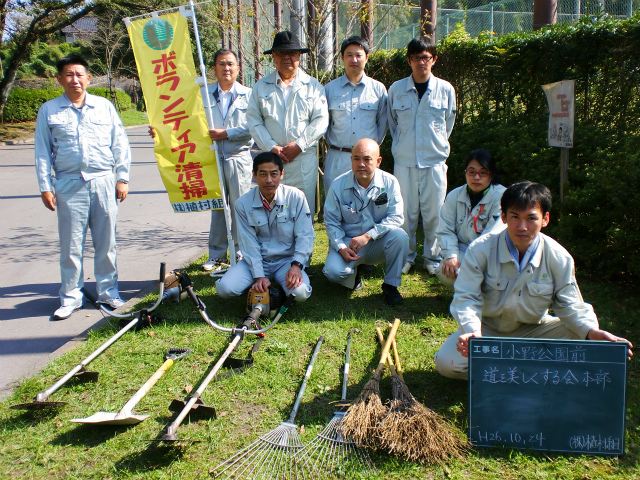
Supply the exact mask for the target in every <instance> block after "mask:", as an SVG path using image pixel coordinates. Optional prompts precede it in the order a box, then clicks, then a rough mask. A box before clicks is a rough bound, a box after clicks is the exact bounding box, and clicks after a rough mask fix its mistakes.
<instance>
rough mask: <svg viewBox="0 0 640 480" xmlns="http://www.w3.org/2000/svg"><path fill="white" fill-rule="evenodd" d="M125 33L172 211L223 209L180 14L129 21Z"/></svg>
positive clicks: (198, 91) (189, 50) (186, 23)
mask: <svg viewBox="0 0 640 480" xmlns="http://www.w3.org/2000/svg"><path fill="white" fill-rule="evenodd" d="M127 30H128V31H129V37H130V39H131V45H132V46H133V53H134V55H135V59H136V65H137V67H138V74H139V76H140V85H141V86H142V91H143V93H144V99H145V103H146V105H147V113H148V114H149V124H150V125H153V127H154V128H155V130H156V139H155V140H156V141H155V147H154V151H155V155H156V161H157V163H158V168H159V170H160V175H161V177H162V181H163V182H164V186H165V188H166V189H167V193H168V194H169V201H170V202H171V206H172V207H173V210H174V211H175V212H197V211H202V210H212V209H218V208H223V206H222V199H221V194H220V182H219V179H218V169H217V167H216V157H215V153H214V151H213V150H211V148H210V147H211V139H210V138H209V129H208V126H207V118H206V115H205V112H204V106H203V104H202V96H201V93H200V87H199V86H198V85H197V84H196V82H195V79H196V67H195V64H194V62H193V55H192V53H191V39H190V38H189V27H188V22H187V19H186V18H184V17H183V16H182V15H181V14H180V12H174V13H168V14H166V15H162V16H159V17H151V18H149V17H147V18H142V19H138V20H132V21H131V24H130V25H129V26H128V28H127Z"/></svg>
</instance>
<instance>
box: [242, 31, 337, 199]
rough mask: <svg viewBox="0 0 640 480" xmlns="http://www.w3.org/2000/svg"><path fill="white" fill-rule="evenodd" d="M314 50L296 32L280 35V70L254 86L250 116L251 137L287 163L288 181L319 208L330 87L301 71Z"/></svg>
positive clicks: (276, 47) (276, 53) (276, 49)
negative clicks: (303, 59) (319, 147)
mask: <svg viewBox="0 0 640 480" xmlns="http://www.w3.org/2000/svg"><path fill="white" fill-rule="evenodd" d="M307 52H309V49H308V48H304V47H302V46H301V45H300V44H299V43H298V40H297V39H296V38H295V37H294V35H293V33H291V32H289V31H284V32H278V33H277V34H276V36H275V38H274V39H273V46H272V48H271V49H269V50H267V51H265V52H264V53H265V55H269V54H271V55H272V56H273V63H274V65H275V67H276V71H275V72H273V73H271V74H269V75H267V76H266V77H264V78H261V79H260V80H259V81H258V82H256V84H255V85H254V87H253V93H252V95H251V100H250V101H249V109H248V112H247V118H248V120H249V130H250V131H251V136H252V137H253V139H254V140H255V141H256V143H257V144H258V146H259V147H260V148H261V149H262V151H264V152H273V153H275V154H276V155H278V156H279V157H280V158H281V159H282V162H283V163H284V165H285V169H284V170H285V174H284V178H283V180H282V183H283V184H285V185H290V186H292V187H297V188H299V189H300V190H302V191H303V192H304V194H305V196H306V197H307V202H308V204H309V208H310V209H311V211H313V209H314V205H315V198H316V184H317V179H318V155H317V145H318V140H320V137H322V135H324V133H325V132H326V131H327V125H328V124H329V113H328V111H327V100H326V97H325V95H324V88H323V86H322V85H321V84H320V82H319V81H318V80H316V79H315V78H313V77H311V76H309V75H308V74H307V73H306V72H304V71H303V70H302V69H300V68H299V67H300V55H301V54H303V53H307Z"/></svg>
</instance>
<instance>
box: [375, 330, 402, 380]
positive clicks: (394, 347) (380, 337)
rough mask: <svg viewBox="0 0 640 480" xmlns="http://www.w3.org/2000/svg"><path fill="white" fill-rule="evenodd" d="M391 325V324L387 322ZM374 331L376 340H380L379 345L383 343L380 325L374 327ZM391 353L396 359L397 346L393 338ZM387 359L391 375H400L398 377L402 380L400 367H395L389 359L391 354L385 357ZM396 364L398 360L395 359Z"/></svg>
mask: <svg viewBox="0 0 640 480" xmlns="http://www.w3.org/2000/svg"><path fill="white" fill-rule="evenodd" d="M389 325H391V324H389ZM376 333H377V334H378V340H379V341H380V345H384V335H382V330H380V327H376ZM393 355H394V357H396V360H397V358H398V347H397V346H396V340H395V339H394V340H393ZM387 361H388V362H389V369H390V370H391V375H396V374H397V375H398V376H399V377H400V379H401V380H402V381H403V382H404V378H402V372H401V371H400V369H397V368H395V366H394V364H393V360H392V359H391V356H389V358H388V359H387ZM397 364H398V362H397V361H396V365H397Z"/></svg>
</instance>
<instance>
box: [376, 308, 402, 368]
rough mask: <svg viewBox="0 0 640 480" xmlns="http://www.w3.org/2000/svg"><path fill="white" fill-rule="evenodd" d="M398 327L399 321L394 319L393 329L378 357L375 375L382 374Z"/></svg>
mask: <svg viewBox="0 0 640 480" xmlns="http://www.w3.org/2000/svg"><path fill="white" fill-rule="evenodd" d="M399 326H400V319H399V318H396V319H395V321H394V322H393V327H391V331H390V332H389V336H388V337H387V341H386V342H384V347H382V357H380V363H379V364H378V368H376V371H375V374H376V375H380V374H381V373H382V370H383V369H384V364H385V363H387V356H388V355H389V350H390V349H391V343H392V342H393V339H394V338H396V332H397V331H398V327H399Z"/></svg>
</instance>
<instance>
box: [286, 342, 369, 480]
mask: <svg viewBox="0 0 640 480" xmlns="http://www.w3.org/2000/svg"><path fill="white" fill-rule="evenodd" d="M350 354H351V333H349V336H348V338H347V350H346V353H345V362H344V378H343V381H342V399H341V402H340V403H341V405H342V406H343V408H344V407H346V405H345V402H346V399H347V381H348V378H349V358H350ZM344 415H345V412H344V411H343V410H340V411H338V412H335V413H334V416H333V418H332V419H331V421H330V422H329V424H328V425H327V426H326V427H324V429H323V430H322V432H320V433H319V434H318V435H317V436H316V438H315V439H313V440H312V441H311V442H310V443H309V444H307V445H306V446H305V447H304V449H303V450H301V451H300V452H299V454H298V456H297V458H298V461H299V462H300V463H301V465H302V466H303V467H304V468H309V469H310V470H311V471H312V472H313V474H314V478H317V477H323V476H331V477H334V476H335V474H336V473H339V472H342V473H345V472H353V471H363V472H366V473H367V474H374V473H375V472H376V468H375V466H374V465H373V462H372V461H371V458H370V457H369V454H368V453H367V451H366V450H364V449H362V448H360V447H358V446H357V445H356V443H355V442H354V441H352V440H351V439H350V438H349V437H348V436H346V435H345V433H344V432H343V428H342V421H343V418H344Z"/></svg>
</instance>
